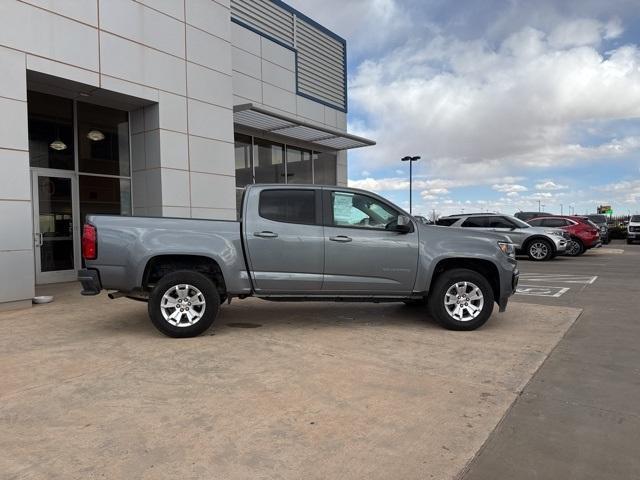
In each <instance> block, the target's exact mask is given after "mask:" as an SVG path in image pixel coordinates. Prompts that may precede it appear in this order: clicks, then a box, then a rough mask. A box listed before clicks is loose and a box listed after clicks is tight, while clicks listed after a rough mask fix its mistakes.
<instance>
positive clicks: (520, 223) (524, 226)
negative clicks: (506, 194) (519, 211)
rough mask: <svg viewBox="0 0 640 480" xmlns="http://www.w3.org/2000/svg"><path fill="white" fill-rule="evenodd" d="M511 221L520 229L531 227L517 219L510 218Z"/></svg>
mask: <svg viewBox="0 0 640 480" xmlns="http://www.w3.org/2000/svg"><path fill="white" fill-rule="evenodd" d="M509 220H511V221H512V222H513V223H515V224H516V225H517V226H518V228H529V227H530V226H531V225H529V224H528V223H526V222H523V221H522V220H520V219H519V218H516V217H509Z"/></svg>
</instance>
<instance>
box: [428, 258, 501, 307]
mask: <svg viewBox="0 0 640 480" xmlns="http://www.w3.org/2000/svg"><path fill="white" fill-rule="evenodd" d="M457 268H463V269H466V270H473V271H474V272H477V273H479V274H480V275H482V276H483V277H485V278H486V279H487V281H488V282H489V285H491V289H492V290H493V298H494V301H496V302H498V301H499V299H500V273H499V270H498V267H497V266H496V265H495V263H493V262H492V261H491V260H487V259H482V258H467V257H452V258H444V259H442V260H440V261H438V263H437V264H436V266H435V267H434V269H433V273H432V275H431V281H430V285H433V284H434V283H435V282H436V281H437V280H438V277H440V275H442V274H443V273H444V272H447V271H450V270H453V269H457Z"/></svg>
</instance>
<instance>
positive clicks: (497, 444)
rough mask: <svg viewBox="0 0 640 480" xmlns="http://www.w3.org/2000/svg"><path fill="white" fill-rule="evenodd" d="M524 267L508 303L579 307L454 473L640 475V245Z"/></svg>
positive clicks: (491, 478)
mask: <svg viewBox="0 0 640 480" xmlns="http://www.w3.org/2000/svg"><path fill="white" fill-rule="evenodd" d="M620 249H624V253H620V252H619V250H620ZM616 250H618V252H617V253H616ZM520 269H521V271H522V273H523V277H522V280H521V289H522V291H523V292H524V293H527V295H524V294H520V295H516V296H515V297H514V300H513V301H514V302H527V303H536V304H540V305H562V306H572V307H580V308H582V309H583V313H582V314H581V315H580V317H579V318H578V319H577V320H576V322H575V323H574V325H573V326H572V328H571V329H570V330H569V331H568V332H567V334H566V335H565V336H564V337H563V339H562V340H561V341H560V342H559V343H558V345H557V346H556V348H555V349H554V350H553V352H552V353H551V355H550V356H549V357H548V358H547V360H546V361H545V362H544V364H543V365H542V367H541V368H540V369H539V370H538V372H537V373H536V374H535V375H534V377H533V378H532V380H531V382H530V383H529V384H528V385H527V386H526V387H525V388H524V390H523V392H522V394H521V395H520V397H519V398H518V399H517V400H516V402H515V403H514V405H513V406H512V407H511V409H510V410H509V412H508V413H507V415H506V416H505V418H504V419H503V420H502V422H501V423H500V424H499V425H498V427H497V428H496V429H495V430H494V432H493V433H492V435H491V436H490V438H489V440H488V441H487V442H486V443H485V445H484V447H483V448H482V449H481V450H480V452H479V454H478V455H477V456H476V458H475V459H474V461H473V462H471V464H470V465H469V466H468V468H467V469H466V471H465V472H463V474H462V475H461V476H460V478H463V479H464V480H496V479H514V478H517V479H518V480H527V479H563V480H570V479H580V480H587V479H605V478H606V479H607V480H613V479H625V480H627V479H637V478H640V314H639V313H638V311H639V309H640V275H639V273H640V245H626V244H624V243H622V242H612V243H611V244H610V245H608V246H607V247H604V248H602V249H599V250H594V251H590V252H587V253H586V254H585V255H584V256H583V257H580V258H558V259H556V260H555V261H553V262H549V263H545V264H536V263H532V262H529V261H526V260H523V261H521V262H520ZM554 275H555V276H554ZM594 277H597V278H595V279H594ZM565 289H568V290H565ZM561 291H562V293H560V294H559V295H558V293H559V292H561ZM536 293H537V294H545V295H556V296H536Z"/></svg>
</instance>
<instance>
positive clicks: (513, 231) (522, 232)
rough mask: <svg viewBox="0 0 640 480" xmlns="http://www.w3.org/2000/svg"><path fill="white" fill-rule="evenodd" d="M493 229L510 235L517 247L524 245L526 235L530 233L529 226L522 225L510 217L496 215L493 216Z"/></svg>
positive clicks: (491, 223)
mask: <svg viewBox="0 0 640 480" xmlns="http://www.w3.org/2000/svg"><path fill="white" fill-rule="evenodd" d="M490 226H491V230H492V231H494V232H496V233H502V234H504V235H508V236H509V238H510V239H511V241H512V242H513V243H514V244H515V245H516V247H518V248H520V247H522V244H523V243H524V241H525V239H526V237H527V236H528V235H529V232H528V231H527V230H528V227H527V226H526V225H525V226H524V227H520V226H519V225H517V224H516V223H515V222H514V221H512V220H511V219H510V218H508V217H502V216H495V217H492V218H491V222H490Z"/></svg>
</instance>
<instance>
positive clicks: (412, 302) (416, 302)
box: [402, 298, 427, 307]
mask: <svg viewBox="0 0 640 480" xmlns="http://www.w3.org/2000/svg"><path fill="white" fill-rule="evenodd" d="M402 303H404V304H405V305H406V306H407V307H424V306H425V305H426V304H427V299H426V298H411V299H409V300H403V301H402Z"/></svg>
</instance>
